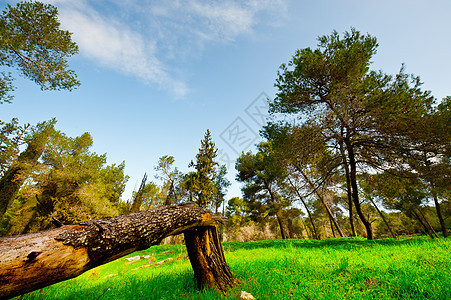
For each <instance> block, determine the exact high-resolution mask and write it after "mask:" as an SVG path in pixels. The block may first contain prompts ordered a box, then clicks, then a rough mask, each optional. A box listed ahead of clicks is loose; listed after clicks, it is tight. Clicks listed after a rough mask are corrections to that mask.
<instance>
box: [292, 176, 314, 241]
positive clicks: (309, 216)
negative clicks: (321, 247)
mask: <svg viewBox="0 0 451 300" xmlns="http://www.w3.org/2000/svg"><path fill="white" fill-rule="evenodd" d="M288 182H289V183H290V185H291V186H292V187H293V189H294V190H295V192H296V194H297V195H298V197H299V199H300V200H301V202H302V204H303V205H304V207H305V210H306V211H307V214H308V218H309V220H310V223H311V224H312V228H313V233H314V234H315V236H314V238H315V239H316V240H320V239H321V237H320V236H319V234H318V233H317V231H316V227H315V223H314V222H313V217H312V214H311V212H310V209H309V208H308V207H307V204H306V203H305V201H304V198H303V197H302V196H301V194H300V193H299V191H298V189H297V188H296V186H295V185H294V184H293V182H291V180H290V178H289V177H288Z"/></svg>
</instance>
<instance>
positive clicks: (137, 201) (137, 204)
mask: <svg viewBox="0 0 451 300" xmlns="http://www.w3.org/2000/svg"><path fill="white" fill-rule="evenodd" d="M146 182H147V174H146V173H144V176H143V179H142V180H141V185H140V186H139V189H138V191H137V192H136V194H135V198H134V199H133V203H132V208H131V209H130V213H135V212H138V211H139V210H140V209H141V205H142V203H143V194H144V188H145V187H146Z"/></svg>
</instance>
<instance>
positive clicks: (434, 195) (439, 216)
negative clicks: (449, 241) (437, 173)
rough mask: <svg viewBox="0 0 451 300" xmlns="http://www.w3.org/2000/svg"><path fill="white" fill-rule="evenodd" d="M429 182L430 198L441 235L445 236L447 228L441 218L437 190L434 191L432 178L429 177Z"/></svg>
mask: <svg viewBox="0 0 451 300" xmlns="http://www.w3.org/2000/svg"><path fill="white" fill-rule="evenodd" d="M429 183H430V185H431V191H432V198H433V199H434V205H435V210H436V212H437V217H438V220H439V222H440V229H441V230H442V233H443V237H444V238H447V237H448V229H446V225H445V220H444V219H443V215H442V211H441V209H440V203H439V202H438V198H437V192H436V191H435V183H434V181H433V179H430V180H429Z"/></svg>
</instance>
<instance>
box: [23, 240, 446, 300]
mask: <svg viewBox="0 0 451 300" xmlns="http://www.w3.org/2000/svg"><path fill="white" fill-rule="evenodd" d="M224 249H225V251H226V260H227V262H228V263H229V266H230V268H231V269H232V272H233V274H234V275H235V276H236V277H238V278H239V279H240V280H241V281H242V284H241V285H240V286H238V287H236V288H235V289H233V290H232V291H230V293H229V294H228V295H227V296H226V297H224V296H222V295H220V294H218V293H216V292H215V291H208V290H204V291H202V292H199V291H197V289H196V286H195V281H194V279H193V273H192V269H191V265H190V263H189V260H188V259H187V258H186V250H185V247H184V246H166V245H162V246H156V247H152V248H150V249H148V250H145V251H140V252H137V253H134V254H132V255H129V257H130V256H136V255H138V254H139V255H145V254H151V255H152V261H153V262H158V261H161V260H163V259H166V258H168V257H172V258H173V260H172V261H171V262H166V263H164V264H162V265H161V266H152V267H148V268H140V269H137V268H138V267H140V266H142V265H147V264H149V261H148V260H147V259H141V260H140V261H137V262H134V263H128V262H127V260H125V258H122V259H119V260H117V261H114V262H111V263H109V264H107V265H103V266H101V267H98V268H96V269H94V270H92V271H88V272H86V273H85V274H83V275H81V276H79V277H78V278H76V279H73V280H70V281H66V282H63V283H59V284H56V285H53V286H50V287H47V288H45V289H43V290H41V291H36V292H33V293H30V294H27V295H25V296H23V297H22V299H83V300H85V299H237V298H238V295H239V293H240V291H242V290H245V291H247V292H250V293H251V294H252V295H254V296H255V297H256V299H392V298H394V299H400V298H402V299H451V240H450V239H446V240H445V239H438V240H431V239H428V238H425V237H420V238H412V239H411V238H404V239H401V240H394V239H384V240H378V241H374V242H373V241H366V240H364V239H362V238H341V239H330V240H322V241H307V240H272V241H260V242H251V243H241V242H230V243H225V244H224ZM168 250H170V251H172V253H165V254H161V253H162V252H165V251H168ZM116 274H117V275H116Z"/></svg>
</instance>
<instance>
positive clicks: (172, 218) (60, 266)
mask: <svg viewBox="0 0 451 300" xmlns="http://www.w3.org/2000/svg"><path fill="white" fill-rule="evenodd" d="M220 218H222V217H220V216H216V215H212V214H211V213H209V212H208V211H206V210H204V209H202V208H199V207H194V206H193V205H192V204H186V203H185V204H179V205H171V206H162V207H159V208H156V209H151V210H147V211H143V212H139V213H132V214H128V215H124V216H119V217H114V218H106V219H100V220H95V221H89V222H85V223H80V224H77V225H64V226H61V227H58V228H55V229H51V230H46V231H41V232H37V233H31V234H26V235H21V236H12V237H5V238H1V239H0V299H1V298H9V297H13V296H17V295H20V294H24V293H26V292H29V291H33V290H36V289H39V288H42V287H45V286H48V285H51V284H54V283H56V282H60V281H63V280H66V279H70V278H73V277H76V276H78V275H80V274H82V273H83V272H85V271H87V270H89V269H92V268H94V267H96V266H99V265H102V264H105V263H107V262H110V261H112V260H115V259H117V258H119V257H122V256H125V255H127V254H129V253H131V252H133V251H136V250H141V249H146V248H148V247H150V246H153V245H158V244H159V243H160V242H161V241H162V240H163V239H164V238H165V237H167V236H171V235H176V234H179V233H185V240H186V245H187V250H188V255H189V257H190V261H191V264H192V267H193V270H194V274H195V277H196V279H197V282H198V284H199V285H201V286H202V285H209V286H211V287H215V288H217V289H219V290H220V291H222V292H226V291H227V289H229V288H230V287H231V286H233V285H234V284H236V283H238V280H237V279H235V278H234V277H233V275H232V273H231V272H230V269H229V267H228V266H227V264H226V262H225V259H224V254H223V250H222V247H221V244H220V243H219V240H218V237H217V233H216V227H215V221H216V220H218V219H220Z"/></svg>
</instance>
